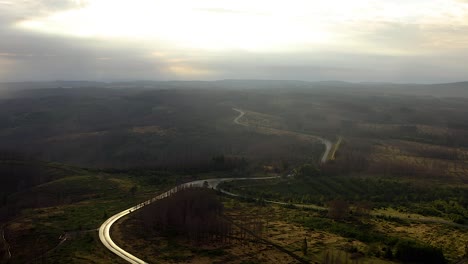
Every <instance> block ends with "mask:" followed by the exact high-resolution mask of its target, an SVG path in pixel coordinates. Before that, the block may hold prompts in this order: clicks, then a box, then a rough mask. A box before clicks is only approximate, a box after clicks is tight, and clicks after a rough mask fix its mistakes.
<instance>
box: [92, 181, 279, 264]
mask: <svg viewBox="0 0 468 264" xmlns="http://www.w3.org/2000/svg"><path fill="white" fill-rule="evenodd" d="M278 177H280V176H273V177H260V178H215V179H206V180H196V181H192V182H187V183H184V184H181V185H178V186H176V187H174V188H172V189H170V190H169V191H166V192H164V193H162V194H160V195H158V196H156V197H154V198H152V199H150V200H147V201H145V202H143V203H140V204H137V205H135V206H133V207H131V208H128V209H126V210H123V211H122V212H120V213H117V214H115V215H113V216H111V217H110V218H109V219H107V220H106V221H105V222H104V223H103V224H102V225H101V227H100V228H99V239H100V240H101V242H102V244H103V245H104V246H105V247H106V248H108V249H109V250H110V251H112V252H113V253H115V254H116V255H117V256H119V257H121V258H122V259H124V260H126V261H127V262H129V263H134V264H144V263H147V262H145V261H143V260H141V259H139V258H138V257H136V256H134V255H132V254H130V253H128V252H127V251H125V250H123V249H122V248H121V247H119V246H117V245H116V244H115V243H114V241H112V238H111V237H110V229H111V227H112V225H113V224H114V223H115V222H116V221H118V220H119V219H120V218H122V217H124V216H126V215H127V214H129V213H131V212H134V211H136V210H138V209H141V208H142V207H144V206H145V205H148V204H150V203H153V202H155V201H157V200H160V199H163V198H166V197H169V196H171V195H172V194H174V193H176V192H178V191H179V190H183V189H185V188H189V187H203V186H205V187H208V188H212V189H215V190H220V189H219V188H218V186H219V184H221V183H222V182H228V181H241V180H268V179H275V178H278ZM207 184H208V185H207ZM220 191H221V192H224V193H226V194H230V193H228V192H226V191H223V190H220ZM230 195H231V194H230ZM232 195H234V194H232Z"/></svg>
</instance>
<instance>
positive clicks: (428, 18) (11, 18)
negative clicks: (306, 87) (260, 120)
mask: <svg viewBox="0 0 468 264" xmlns="http://www.w3.org/2000/svg"><path fill="white" fill-rule="evenodd" d="M467 47H468V1H466V0H353V1H344V0H341V1H340V0H329V1H318V0H289V1H284V0H281V1H280V0H275V1H266V0H260V1H248V0H239V1H227V0H216V1H214V0H201V1H190V0H172V1H154V0H133V1H130V0H43V1H39V0H36V1H34V0H0V81H27V80H57V79H62V80H97V81H112V80H137V79H146V80H170V79H171V80H172V79H176V80H193V79H197V80H213V79H298V80H309V81H321V80H343V81H389V82H416V83H420V82H422V83H430V82H455V81H462V80H466V79H467V78H466V72H467V67H466V60H467V59H468V48H467Z"/></svg>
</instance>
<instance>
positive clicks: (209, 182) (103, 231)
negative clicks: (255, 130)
mask: <svg viewBox="0 0 468 264" xmlns="http://www.w3.org/2000/svg"><path fill="white" fill-rule="evenodd" d="M233 110H235V111H237V112H239V115H238V116H237V117H236V118H235V119H234V120H233V122H234V123H235V124H238V125H242V126H248V125H247V124H243V123H241V122H240V121H239V120H240V119H241V118H242V117H243V116H244V115H245V112H244V111H242V110H240V109H236V108H233ZM307 136H311V135H307ZM311 137H314V138H316V139H318V140H320V141H321V142H322V143H323V144H324V145H325V147H326V150H325V153H324V154H323V156H322V159H321V162H322V163H324V162H326V161H327V158H328V155H329V153H330V150H331V147H332V143H331V142H330V141H328V140H326V139H324V138H321V137H317V136H311ZM279 177H280V176H272V177H259V178H214V179H205V180H196V181H192V182H187V183H183V184H180V185H178V186H176V187H174V188H172V189H170V190H169V191H166V192H164V193H161V194H160V195H158V196H156V197H154V198H152V199H150V200H147V201H144V202H142V203H139V204H137V205H135V206H133V207H130V208H128V209H126V210H123V211H122V212H120V213H117V214H115V215H113V216H111V217H110V218H109V219H107V220H106V221H105V222H104V223H103V224H102V225H101V226H100V228H99V239H100V240H101V242H102V244H103V245H104V246H105V247H106V248H108V249H109V250H110V251H112V252H113V253H114V254H116V255H117V256H119V257H120V258H122V259H124V260H126V261H127V262H129V263H133V264H143V263H147V262H145V261H144V260H141V259H139V258H138V257H136V256H134V255H132V254H130V253H129V252H127V251H125V250H123V249H122V248H121V247H119V246H118V245H117V244H115V242H114V241H113V240H112V238H111V236H110V229H111V227H112V225H113V224H114V223H115V222H117V221H118V220H119V219H121V218H122V217H124V216H126V215H128V214H130V213H132V212H134V211H136V210H138V209H141V208H142V207H144V206H146V205H148V204H151V203H153V202H155V201H157V200H160V199H163V198H165V197H168V196H170V195H172V194H174V193H176V192H178V191H179V190H181V189H184V188H188V187H208V188H212V189H215V190H218V191H220V192H222V193H225V194H227V195H231V196H238V195H236V194H233V193H230V192H227V191H224V190H222V189H220V188H219V185H220V184H221V183H223V182H229V181H241V180H268V179H275V178H279ZM268 202H270V203H279V204H281V203H280V202H274V201H268Z"/></svg>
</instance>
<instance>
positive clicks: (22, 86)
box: [0, 79, 468, 98]
mask: <svg viewBox="0 0 468 264" xmlns="http://www.w3.org/2000/svg"><path fill="white" fill-rule="evenodd" d="M54 88H63V89H68V88H143V89H331V90H336V91H337V92H339V91H360V92H378V93H388V94H407V95H421V96H435V97H464V98H468V81H464V82H453V83H437V84H412V83H408V84H397V83H386V82H356V83H354V82H345V81H333V80H331V81H317V82H310V81H300V80H257V79H225V80H216V81H177V80H174V81H145V80H142V81H126V82H95V81H44V82H3V83H0V93H1V92H3V93H8V92H18V91H22V90H35V89H54Z"/></svg>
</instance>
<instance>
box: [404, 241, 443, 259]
mask: <svg viewBox="0 0 468 264" xmlns="http://www.w3.org/2000/svg"><path fill="white" fill-rule="evenodd" d="M395 258H396V259H398V260H400V261H405V262H407V261H408V262H419V263H428V264H440V263H446V260H445V257H444V254H443V253H442V250H441V249H439V248H436V247H433V246H430V245H425V244H420V243H417V242H414V241H409V240H403V241H400V242H398V244H397V245H396V252H395Z"/></svg>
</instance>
